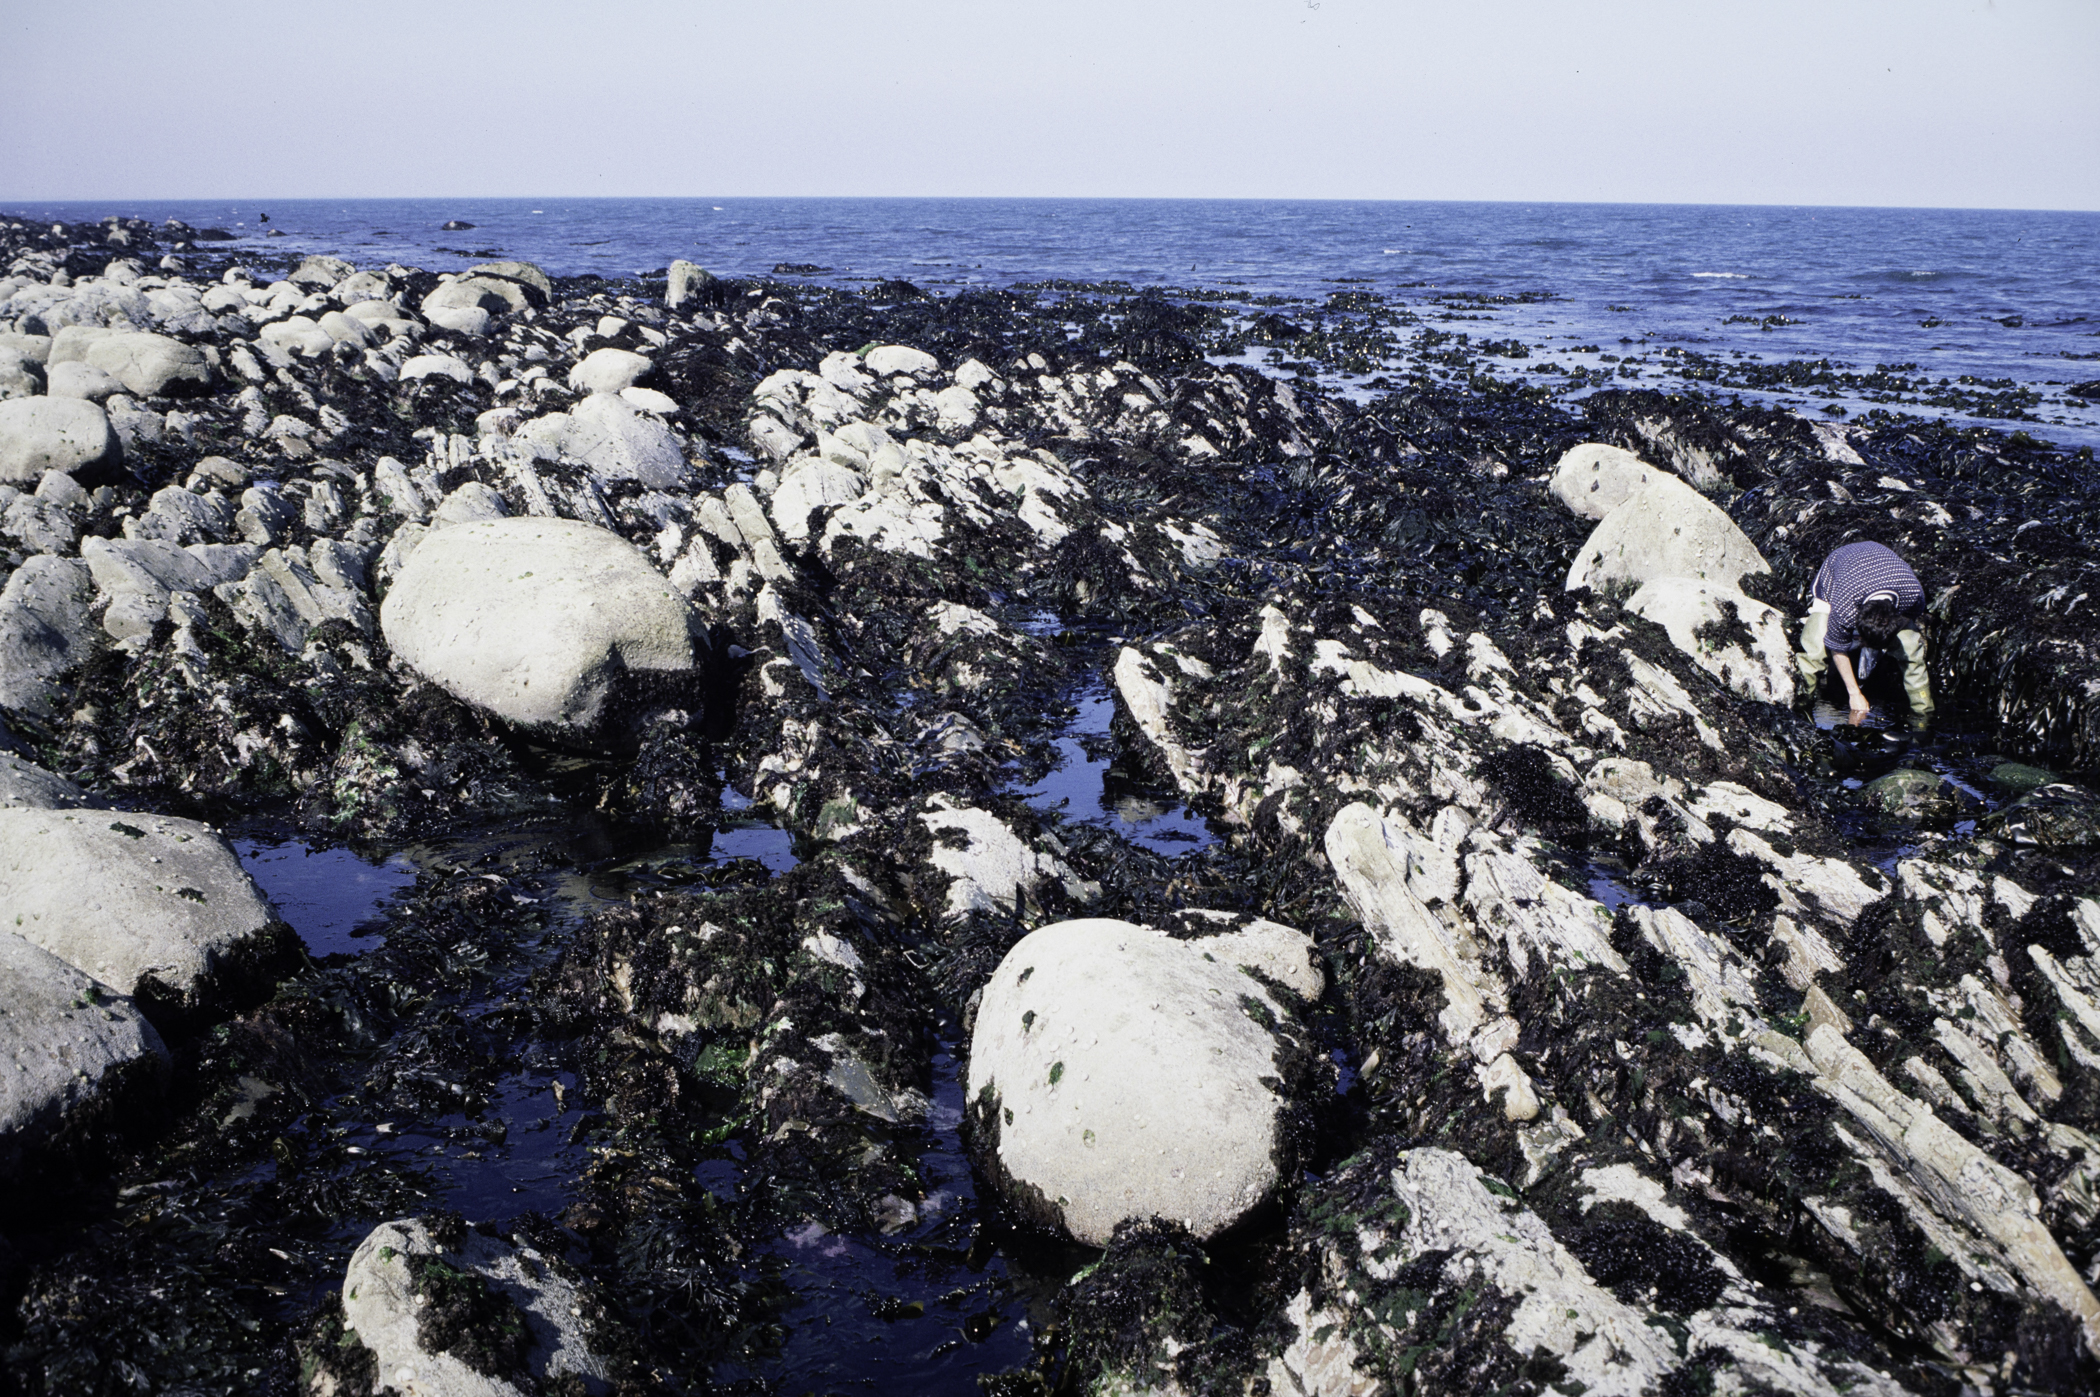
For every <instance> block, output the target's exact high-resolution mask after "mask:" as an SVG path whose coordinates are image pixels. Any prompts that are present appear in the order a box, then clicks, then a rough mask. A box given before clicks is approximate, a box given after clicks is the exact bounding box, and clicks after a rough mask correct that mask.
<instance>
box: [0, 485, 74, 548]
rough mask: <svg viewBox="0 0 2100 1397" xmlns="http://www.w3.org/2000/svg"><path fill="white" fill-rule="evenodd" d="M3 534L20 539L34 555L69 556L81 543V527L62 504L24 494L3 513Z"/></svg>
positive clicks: (0, 521) (0, 531)
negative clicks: (58, 554)
mask: <svg viewBox="0 0 2100 1397" xmlns="http://www.w3.org/2000/svg"><path fill="white" fill-rule="evenodd" d="M0 534H6V535H7V536H8V537H9V538H13V539H18V540H20V541H21V544H22V547H23V548H24V549H26V550H28V551H29V552H31V553H70V552H72V551H73V545H74V544H76V543H78V542H79V541H80V524H79V521H77V520H76V519H75V518H74V517H73V514H72V512H71V511H70V510H68V509H66V508H65V506H63V505H58V504H53V503H52V502H51V501H50V500H40V499H38V498H37V497H36V496H35V495H21V496H18V497H16V498H15V499H14V500H12V501H11V502H10V503H9V504H8V506H7V509H6V511H5V512H4V513H0Z"/></svg>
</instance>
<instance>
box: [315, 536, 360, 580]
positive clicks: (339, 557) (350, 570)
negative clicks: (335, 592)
mask: <svg viewBox="0 0 2100 1397" xmlns="http://www.w3.org/2000/svg"><path fill="white" fill-rule="evenodd" d="M307 557H308V560H309V561H310V562H311V563H312V564H313V570H314V575H315V576H317V577H319V578H320V579H321V581H322V582H324V583H326V584H327V585H329V586H331V587H339V588H342V589H344V590H346V591H352V592H362V591H363V590H364V589H365V587H366V585H367V579H366V575H365V555H364V554H363V553H362V552H360V551H359V550H358V549H356V548H353V547H351V546H350V545H349V544H347V543H340V542H338V541H336V540H335V539H332V538H322V539H315V540H314V545H313V547H312V548H310V549H308V550H307Z"/></svg>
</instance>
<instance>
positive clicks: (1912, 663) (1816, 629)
mask: <svg viewBox="0 0 2100 1397" xmlns="http://www.w3.org/2000/svg"><path fill="white" fill-rule="evenodd" d="M1829 630H1830V603H1829V602H1827V601H1824V600H1822V599H1821V598H1818V599H1817V600H1816V601H1815V602H1814V603H1812V604H1811V605H1810V606H1809V608H1808V616H1807V618H1806V619H1804V620H1803V621H1802V622H1801V651H1800V653H1799V654H1797V655H1795V656H1794V664H1795V665H1796V666H1797V667H1798V668H1799V669H1800V671H1801V677H1802V678H1803V679H1805V680H1807V681H1808V685H1809V689H1810V692H1814V690H1815V687H1816V686H1817V685H1819V684H1821V683H1822V682H1823V671H1824V670H1825V669H1827V668H1829V666H1830V652H1829V651H1828V650H1826V649H1824V648H1823V637H1824V636H1825V635H1826V634H1828V632H1829ZM1896 648H1897V649H1898V650H1900V651H1902V652H1903V692H1904V693H1906V694H1908V695H1909V696H1910V711H1911V712H1912V713H1916V714H1920V715H1923V714H1927V713H1930V712H1932V678H1931V676H1930V675H1929V674H1928V673H1927V672H1926V669H1925V636H1924V633H1923V632H1921V631H1915V630H1902V631H1898V632H1896ZM1855 663H1856V662H1855Z"/></svg>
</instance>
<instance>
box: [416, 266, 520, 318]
mask: <svg viewBox="0 0 2100 1397" xmlns="http://www.w3.org/2000/svg"><path fill="white" fill-rule="evenodd" d="M531 304H532V303H531V301H530V300H529V299H528V297H527V294H526V291H525V288H524V286H523V285H521V284H520V283H518V282H515V281H511V280H508V279H506V278H504V277H493V276H466V277H459V278H457V279H455V280H453V281H448V282H445V283H443V284H442V285H439V286H437V287H435V288H433V289H432V290H431V293H430V294H429V295H428V296H425V297H424V298H423V314H425V315H430V314H431V312H432V311H439V310H475V309H479V310H485V311H487V312H489V313H490V314H491V315H503V314H506V313H508V312H511V311H520V310H524V309H525V308H526V307H528V306H529V305H531ZM433 318H435V317H433Z"/></svg>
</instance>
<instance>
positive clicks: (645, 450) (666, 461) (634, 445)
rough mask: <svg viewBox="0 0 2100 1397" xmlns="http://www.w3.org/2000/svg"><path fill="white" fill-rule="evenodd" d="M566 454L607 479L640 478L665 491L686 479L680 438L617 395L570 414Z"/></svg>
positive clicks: (598, 396)
mask: <svg viewBox="0 0 2100 1397" xmlns="http://www.w3.org/2000/svg"><path fill="white" fill-rule="evenodd" d="M568 418H569V425H568V430H567V431H566V432H565V433H564V434H563V437H562V455H564V456H566V457H568V458H569V459H571V460H575V461H581V462H583V463H584V464H585V465H587V466H589V467H590V468H591V469H592V470H593V471H595V472H596V473H597V474H599V475H601V476H603V477H604V478H605V479H607V480H639V481H641V482H642V483H643V484H644V485H650V486H654V487H656V488H658V489H662V488H664V487H666V486H671V485H676V484H678V483H679V482H681V481H682V480H684V479H685V474H686V466H685V448H684V446H683V445H682V444H681V443H680V442H679V440H678V434H677V433H676V432H674V431H672V430H671V429H670V428H669V427H667V426H665V425H664V423H663V422H662V421H660V420H659V419H657V418H656V417H653V416H651V415H650V414H649V413H646V412H641V411H639V410H637V409H636V408H635V406H634V404H632V403H630V402H628V401H627V400H625V399H624V398H621V397H619V396H617V395H616V394H612V393H593V394H591V395H590V396H589V397H587V398H585V399H584V400H583V401H582V402H580V403H578V404H576V406H575V407H574V408H572V409H571V410H570V411H569V414H568Z"/></svg>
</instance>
